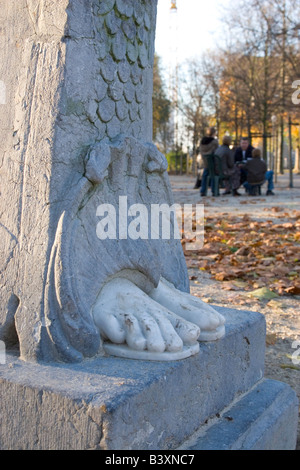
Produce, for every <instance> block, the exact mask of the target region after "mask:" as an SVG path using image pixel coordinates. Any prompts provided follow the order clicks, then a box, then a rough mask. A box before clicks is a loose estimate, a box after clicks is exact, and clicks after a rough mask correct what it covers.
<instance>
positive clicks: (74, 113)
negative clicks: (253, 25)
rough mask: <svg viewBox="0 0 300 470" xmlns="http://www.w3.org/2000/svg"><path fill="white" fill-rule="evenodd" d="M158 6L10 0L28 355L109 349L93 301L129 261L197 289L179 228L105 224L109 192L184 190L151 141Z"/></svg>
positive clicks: (11, 160) (10, 81)
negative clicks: (104, 228)
mask: <svg viewBox="0 0 300 470" xmlns="http://www.w3.org/2000/svg"><path fill="white" fill-rule="evenodd" d="M156 6H157V0H150V1H149V0H147V1H146V0H60V1H54V0H3V1H2V7H1V11H0V16H1V24H2V25H3V27H2V30H1V34H0V50H1V61H0V81H1V90H2V92H1V96H2V101H1V103H0V107H1V117H0V133H1V134H0V141H1V153H0V178H1V182H0V188H1V223H0V232H1V240H2V241H1V245H2V249H1V273H0V282H1V302H0V339H1V340H3V341H4V342H5V344H6V345H7V346H11V345H13V344H15V343H18V344H19V346H20V354H21V358H23V359H25V360H39V359H42V360H64V361H77V360H82V359H83V358H84V357H90V356H93V355H94V354H96V353H97V352H98V351H99V347H100V338H99V332H98V330H97V328H96V327H95V325H94V323H93V321H92V318H91V308H92V305H93V303H94V302H95V299H96V297H97V295H98V293H99V289H100V288H101V285H102V284H103V282H104V281H105V279H107V277H108V276H114V275H115V274H116V273H117V272H118V273H120V272H122V273H124V272H127V273H135V274H134V276H135V275H136V273H137V272H138V273H139V276H140V280H138V281H136V283H137V284H139V285H141V287H142V288H143V289H144V290H147V289H150V287H153V286H154V287H156V286H157V283H158V280H159V277H160V276H161V275H164V277H165V278H166V279H168V280H169V281H170V282H172V283H173V284H174V285H176V287H178V288H179V289H181V290H183V291H188V289H189V286H188V277H187V271H186V266H185V263H184V259H183V254H182V250H181V246H180V243H179V241H176V242H175V241H174V242H173V243H169V242H166V243H163V244H160V243H156V244H155V242H154V243H153V244H150V243H148V242H147V241H145V242H143V241H140V242H141V243H140V245H139V246H138V248H137V246H136V245H134V246H133V244H131V243H127V244H126V245H125V244H122V241H121V242H120V243H119V241H118V240H116V241H115V244H114V245H110V246H109V247H108V245H105V243H101V241H100V240H99V239H98V238H97V237H96V225H97V221H98V219H97V217H96V211H97V206H98V204H99V203H101V202H102V203H109V202H113V203H115V204H118V201H119V197H120V196H122V195H123V196H124V195H127V196H128V202H130V203H133V202H144V203H146V204H151V203H153V202H155V203H160V202H167V203H169V204H171V203H172V196H171V191H170V187H169V183H168V179H167V174H166V171H165V170H166V166H165V161H164V158H163V157H162V156H161V155H160V154H159V153H158V152H157V151H156V149H155V148H154V146H152V144H151V143H149V142H151V139H152V65H153V56H154V38H155V21H156ZM4 95H5V100H4V98H3V97H4ZM147 142H148V144H147ZM104 179H105V181H104ZM112 187H113V190H112V191H111V188H112ZM174 247H176V248H174ZM166 261H167V262H166ZM129 277H130V276H129ZM146 279H147V281H146ZM149 282H150V284H149V285H148V284H147V283H149Z"/></svg>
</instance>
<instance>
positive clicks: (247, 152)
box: [234, 137, 254, 184]
mask: <svg viewBox="0 0 300 470" xmlns="http://www.w3.org/2000/svg"><path fill="white" fill-rule="evenodd" d="M253 150H254V147H252V145H250V141H249V139H248V137H242V138H241V141H240V146H239V147H237V148H236V150H235V152H234V161H235V163H236V164H237V165H238V166H240V170H241V181H240V182H241V184H243V183H244V182H245V181H246V179H247V175H246V171H245V170H244V168H243V167H242V166H241V163H242V162H246V161H247V160H249V159H250V158H252V151H253Z"/></svg>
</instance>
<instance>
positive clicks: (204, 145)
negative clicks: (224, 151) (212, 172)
mask: <svg viewBox="0 0 300 470" xmlns="http://www.w3.org/2000/svg"><path fill="white" fill-rule="evenodd" d="M218 147H219V142H218V140H217V139H216V129H215V128H214V127H210V128H209V129H208V130H207V133H206V136H205V137H203V139H202V140H201V142H200V153H201V156H202V159H203V167H204V170H203V174H202V182H201V188H200V195H201V196H205V195H206V192H207V179H208V175H209V172H208V163H207V160H206V159H205V155H213V154H214V153H215V151H216V150H217V148H218ZM212 190H213V188H212Z"/></svg>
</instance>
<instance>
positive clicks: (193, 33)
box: [155, 0, 230, 65]
mask: <svg viewBox="0 0 300 470" xmlns="http://www.w3.org/2000/svg"><path fill="white" fill-rule="evenodd" d="M229 1H230V0H177V14H175V15H176V16H177V22H178V29H177V34H176V37H177V47H176V49H177V57H178V62H179V63H181V62H183V61H184V60H186V59H188V58H190V57H197V56H199V55H201V53H202V52H203V51H206V50H207V49H212V48H213V47H214V45H215V44H216V42H217V41H219V39H218V38H220V37H221V36H222V25H221V22H220V19H221V16H222V8H223V7H226V5H227V4H228V3H229ZM170 6H171V0H158V14H157V29H156V41H155V48H156V52H157V54H158V55H159V56H160V57H161V60H162V62H163V65H166V63H168V60H169V57H170V54H171V55H172V54H173V51H172V47H173V48H174V46H172V44H173V43H175V45H176V39H175V40H174V41H170V38H171V37H172V31H173V30H174V28H173V29H172V27H171V24H172V23H171V22H172V21H173V23H174V19H173V20H172V18H173V16H174V14H172V13H170ZM171 42H172V44H171Z"/></svg>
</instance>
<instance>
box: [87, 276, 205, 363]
mask: <svg viewBox="0 0 300 470" xmlns="http://www.w3.org/2000/svg"><path fill="white" fill-rule="evenodd" d="M93 316H94V321H95V324H96V326H97V327H98V328H99V331H100V334H101V337H102V339H103V340H104V344H103V347H104V350H105V351H106V352H107V353H109V354H112V355H115V356H121V357H128V358H132V359H146V360H178V359H184V358H186V357H189V356H191V355H193V354H196V353H197V352H198V351H199V344H198V341H197V340H198V337H199V335H200V328H199V327H198V326H197V325H195V324H193V323H190V322H189V321H187V320H185V319H184V318H181V317H179V316H178V315H176V313H174V312H172V311H170V310H169V309H168V308H166V307H165V306H163V305H160V304H159V303H157V302H156V301H155V300H153V299H152V298H151V297H149V296H148V295H147V294H146V293H145V292H143V291H142V290H141V289H140V288H139V287H137V286H136V285H135V284H134V283H133V282H131V281H129V280H127V279H123V278H116V279H113V280H112V281H110V282H108V283H107V284H106V285H105V286H104V288H103V289H102V291H101V293H100V296H99V298H98V300H97V302H96V304H95V306H94V309H93Z"/></svg>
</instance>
